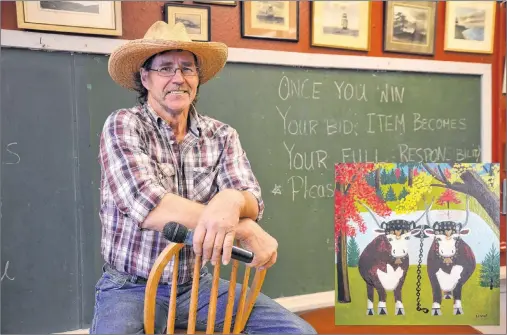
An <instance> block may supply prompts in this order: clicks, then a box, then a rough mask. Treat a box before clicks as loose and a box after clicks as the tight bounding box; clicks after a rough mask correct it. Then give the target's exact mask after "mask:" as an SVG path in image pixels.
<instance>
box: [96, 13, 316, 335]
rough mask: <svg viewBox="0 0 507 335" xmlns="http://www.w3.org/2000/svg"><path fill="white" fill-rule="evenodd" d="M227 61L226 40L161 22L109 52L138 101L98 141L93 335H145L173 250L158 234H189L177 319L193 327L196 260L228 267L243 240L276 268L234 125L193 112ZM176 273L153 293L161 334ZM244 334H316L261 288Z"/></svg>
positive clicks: (202, 318)
mask: <svg viewBox="0 0 507 335" xmlns="http://www.w3.org/2000/svg"><path fill="white" fill-rule="evenodd" d="M226 61H227V46H226V45H225V44H223V43H217V42H193V41H192V40H191V39H190V38H189V37H188V35H187V33H186V30H185V28H184V26H183V25H182V24H177V25H175V26H174V27H172V28H170V27H169V26H168V25H167V24H166V23H164V22H161V21H158V22H156V23H155V24H153V25H152V26H151V27H150V28H149V30H148V31H147V32H146V34H145V36H144V38H142V39H139V40H134V41H129V42H127V43H125V44H124V45H122V46H120V47H119V48H118V49H117V50H115V51H114V52H113V53H112V54H111V56H110V59H109V73H110V75H111V78H112V79H113V80H114V81H115V82H116V83H118V84H119V85H120V86H122V87H124V88H127V89H130V90H134V91H137V93H138V102H139V104H138V105H137V106H134V107H132V108H126V109H120V110H117V111H114V112H113V113H112V114H111V115H110V116H109V117H108V118H107V119H106V121H105V124H104V128H103V131H102V134H101V138H100V154H99V162H100V165H101V171H102V178H101V210H100V217H101V220H102V241H101V245H102V249H101V250H102V255H103V257H104V259H105V261H106V264H105V265H104V272H103V275H102V277H101V278H100V279H99V281H98V282H97V285H96V302H95V312H94V318H93V322H92V326H91V328H90V332H91V333H98V334H103V333H109V334H112V333H114V334H131V333H139V332H143V327H144V325H143V308H144V292H145V288H146V278H148V276H149V272H150V269H151V267H152V266H153V264H154V262H155V259H156V258H157V256H158V255H159V253H160V252H161V251H162V250H163V249H164V247H165V246H166V245H167V244H168V241H167V240H166V239H165V238H164V237H163V234H161V231H162V230H163V227H164V225H165V224H167V223H168V222H171V221H174V222H178V223H180V224H182V225H184V226H186V227H188V228H189V229H193V230H194V238H193V246H185V247H184V248H183V249H182V251H181V252H180V254H179V264H180V265H179V268H178V269H179V270H178V271H179V274H178V297H177V304H176V305H177V306H178V307H177V311H176V320H177V324H178V323H180V322H182V323H185V322H186V320H188V304H189V301H190V292H191V284H192V269H193V263H194V261H195V255H201V257H202V260H203V262H205V261H210V262H211V264H216V263H217V262H220V261H221V262H223V263H224V264H227V263H228V262H229V260H230V258H231V249H232V245H233V241H234V240H235V239H237V240H239V241H240V242H241V243H242V245H243V247H245V248H247V249H249V250H251V251H252V252H253V253H254V254H255V257H254V260H253V262H252V263H251V266H254V267H257V268H269V267H271V266H272V265H273V264H274V263H275V262H276V258H277V248H278V244H277V241H276V240H275V239H274V238H273V237H272V236H270V235H269V234H268V233H267V232H265V231H264V230H263V229H262V228H261V227H260V225H259V224H258V221H259V220H260V219H261V217H262V213H263V210H264V203H263V201H262V198H261V190H260V187H259V184H258V182H257V179H256V178H255V176H254V174H253V172H252V170H251V167H250V163H249V161H248V159H247V156H246V154H245V152H244V151H243V149H242V147H241V143H240V141H239V136H238V134H237V132H236V130H235V129H233V128H232V127H231V126H229V125H227V124H225V123H222V122H220V121H218V120H215V119H212V118H210V117H207V116H205V115H202V114H200V113H198V112H197V108H196V101H197V100H196V97H197V94H198V91H199V87H200V85H202V84H204V83H206V82H207V81H208V80H210V79H212V78H213V77H214V76H215V75H216V74H217V73H218V72H219V71H220V70H221V69H222V68H223V67H224V65H225V63H226ZM204 108H205V107H204ZM231 112H233V111H231ZM222 250H223V255H222V254H221V251H222ZM170 278H171V270H170V267H169V266H168V267H166V269H165V270H164V273H163V274H162V277H161V283H162V284H163V285H161V286H160V287H159V288H158V293H157V295H158V298H160V304H157V311H156V315H157V318H156V321H155V331H156V333H162V332H164V330H165V324H166V320H167V300H168V299H167V298H168V295H169V292H170V288H169V285H170ZM200 278H201V279H200V284H199V298H198V299H199V308H198V312H197V322H196V324H197V326H198V327H199V326H201V328H202V330H204V329H205V328H203V325H205V324H206V318H207V314H208V310H207V307H208V306H207V304H208V301H209V291H210V287H211V282H212V280H211V279H212V275H211V274H210V273H208V272H207V268H206V267H203V268H202V270H201V277H200ZM168 283H169V285H168ZM164 284H165V285H164ZM228 286H229V283H228V282H227V281H225V280H221V282H220V288H219V297H218V305H217V306H218V307H217V316H216V320H217V322H216V326H215V327H216V331H217V332H220V331H222V324H223V320H224V314H225V306H226V303H227V291H228ZM236 297H239V292H237V294H236ZM237 299H238V298H236V300H237ZM235 307H236V306H235ZM184 327H185V326H184ZM231 329H232V328H231ZM244 332H246V333H281V334H290V333H292V334H310V333H315V330H314V329H313V328H312V327H311V326H310V325H309V324H308V323H306V322H305V321H304V320H302V319H301V318H299V317H298V316H296V315H295V314H293V313H291V312H290V311H288V310H287V309H285V308H283V307H282V306H280V305H279V304H277V303H276V302H275V301H273V300H272V299H270V298H268V297H267V296H265V295H263V294H262V293H261V294H260V295H259V297H258V299H257V301H256V304H255V306H254V308H253V310H252V312H251V314H250V318H249V320H248V322H247V323H246V326H245V329H244Z"/></svg>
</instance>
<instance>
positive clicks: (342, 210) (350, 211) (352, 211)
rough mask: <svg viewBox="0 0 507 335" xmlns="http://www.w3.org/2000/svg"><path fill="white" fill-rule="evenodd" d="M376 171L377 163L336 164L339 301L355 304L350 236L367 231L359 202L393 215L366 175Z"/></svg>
mask: <svg viewBox="0 0 507 335" xmlns="http://www.w3.org/2000/svg"><path fill="white" fill-rule="evenodd" d="M375 170H376V167H375V164H374V163H361V164H354V163H343V164H336V165H335V183H336V190H335V205H334V211H335V216H334V229H335V238H336V240H335V247H336V255H337V263H336V270H337V274H338V275H337V291H338V301H339V302H341V303H349V302H351V297H350V288H349V278H348V265H347V236H356V233H357V229H359V232H360V233H364V232H365V231H366V225H365V222H364V220H363V218H362V217H361V215H360V213H359V211H358V209H357V207H356V204H355V203H356V201H361V202H363V203H365V204H366V205H367V206H368V207H370V208H371V209H372V210H374V211H375V212H377V213H378V214H379V215H381V216H385V215H389V214H390V213H391V209H390V208H389V207H388V206H387V205H386V203H385V202H384V201H383V200H382V199H380V198H379V197H378V196H377V194H376V193H375V188H374V187H372V186H370V185H369V184H368V182H367V181H366V176H367V175H368V174H369V173H372V172H374V171H375Z"/></svg>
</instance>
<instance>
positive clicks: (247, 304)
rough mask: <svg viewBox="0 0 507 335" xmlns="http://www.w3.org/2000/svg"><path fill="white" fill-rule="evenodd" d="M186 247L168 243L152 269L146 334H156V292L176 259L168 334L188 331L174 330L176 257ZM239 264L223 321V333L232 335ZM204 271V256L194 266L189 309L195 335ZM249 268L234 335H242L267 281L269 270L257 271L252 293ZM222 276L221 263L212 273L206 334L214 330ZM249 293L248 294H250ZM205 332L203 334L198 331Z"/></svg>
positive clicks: (189, 328)
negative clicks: (168, 267) (200, 275)
mask: <svg viewBox="0 0 507 335" xmlns="http://www.w3.org/2000/svg"><path fill="white" fill-rule="evenodd" d="M183 246H184V244H179V243H171V244H169V245H168V246H167V247H166V248H165V249H164V250H163V251H162V253H161V254H160V255H159V256H158V258H157V260H156V261H155V264H154V265H153V268H152V269H151V271H150V275H149V277H148V282H147V284H146V293H145V298H144V331H145V333H146V334H153V333H154V331H155V306H156V305H155V303H156V297H157V289H158V285H159V281H160V277H161V275H162V272H163V270H164V268H165V267H166V265H167V264H168V263H169V261H170V260H171V259H173V258H174V271H173V275H172V285H171V293H170V298H169V311H168V318H167V328H166V333H167V334H175V333H185V330H182V329H175V328H174V325H175V319H176V289H177V284H176V283H177V278H178V264H179V258H178V257H175V256H177V255H178V253H179V251H180V250H181V248H183ZM239 263H240V262H238V261H237V260H233V261H232V270H231V276H230V286H229V296H228V301H227V309H226V312H225V322H224V329H223V333H224V334H230V333H231V331H230V328H231V323H232V311H233V307H234V298H235V292H236V290H235V287H236V276H237V271H238V266H239ZM200 270H201V256H197V257H196V260H195V266H194V275H193V278H194V279H193V282H192V292H191V298H190V309H189V320H188V326H187V329H186V333H187V334H195V333H196V331H195V321H196V316H197V298H198V296H197V292H198V289H199V273H200ZM250 270H251V268H250V267H245V275H244V278H243V284H242V289H241V297H240V299H239V302H238V308H237V313H236V321H235V324H234V329H233V331H232V334H239V333H241V332H242V331H243V330H244V328H245V325H246V322H247V320H248V318H249V316H250V313H251V311H252V309H253V306H254V304H255V301H256V299H257V296H258V295H259V293H260V291H261V287H262V284H263V282H264V278H265V276H266V270H262V271H259V270H255V275H254V279H253V282H252V285H251V287H250V290H248V283H249V277H250ZM219 275H220V263H218V264H217V265H215V266H214V271H213V284H212V287H211V294H210V302H209V309H208V322H207V324H206V327H207V328H206V332H205V333H206V334H213V331H214V328H215V317H216V308H217V295H218V282H219V279H220V278H219ZM247 291H248V295H247ZM197 333H202V332H197Z"/></svg>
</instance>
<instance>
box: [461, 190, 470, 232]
mask: <svg viewBox="0 0 507 335" xmlns="http://www.w3.org/2000/svg"><path fill="white" fill-rule="evenodd" d="M466 198H467V210H466V213H467V214H466V217H465V222H464V223H463V225H462V227H461V228H464V227H465V226H466V225H467V223H468V217H469V213H470V203H469V201H470V196H469V195H468V194H467V196H466Z"/></svg>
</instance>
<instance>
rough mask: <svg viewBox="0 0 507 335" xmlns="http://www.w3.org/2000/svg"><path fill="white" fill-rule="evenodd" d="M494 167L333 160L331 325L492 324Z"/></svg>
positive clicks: (496, 260)
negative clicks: (332, 317) (333, 279)
mask: <svg viewBox="0 0 507 335" xmlns="http://www.w3.org/2000/svg"><path fill="white" fill-rule="evenodd" d="M499 168H500V167H499V164H489V163H484V164H472V163H470V164H463V163H451V164H448V163H418V164H413V163H410V164H409V163H406V164H394V163H343V164H336V165H335V183H336V192H335V250H336V258H335V268H336V271H335V275H336V281H335V288H336V290H335V293H336V300H335V323H336V324H337V325H364V324H371V325H498V324H499V313H500V312H499V309H500V240H499V225H500V201H499V198H500V194H499V193H500V185H499V184H500V176H499Z"/></svg>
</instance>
